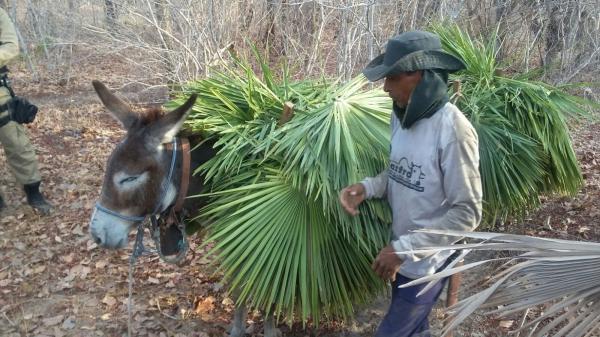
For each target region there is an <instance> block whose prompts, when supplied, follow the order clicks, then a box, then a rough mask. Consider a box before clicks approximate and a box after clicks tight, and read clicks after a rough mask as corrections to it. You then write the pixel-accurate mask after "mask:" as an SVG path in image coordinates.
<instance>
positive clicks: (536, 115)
mask: <svg viewBox="0 0 600 337" xmlns="http://www.w3.org/2000/svg"><path fill="white" fill-rule="evenodd" d="M433 29H434V31H435V32H436V33H437V34H439V35H440V38H441V40H442V44H443V46H444V49H445V50H446V51H448V52H449V53H451V54H453V55H455V56H458V57H460V58H462V59H463V60H465V62H466V64H467V68H466V69H465V70H464V71H461V72H459V73H457V74H456V75H455V76H452V79H453V80H458V81H460V82H461V84H462V86H461V88H462V92H461V97H460V99H459V100H458V101H457V105H458V106H459V108H460V109H461V110H462V111H463V112H464V113H465V115H467V116H468V117H469V119H470V120H471V122H472V123H473V126H474V127H475V129H476V130H477V132H478V134H479V137H480V155H481V156H480V157H481V172H482V179H483V185H484V188H483V192H484V201H485V206H484V214H485V215H486V216H485V219H484V226H485V227H486V228H491V227H493V225H494V223H495V221H496V220H498V219H500V220H503V219H505V218H506V217H507V216H509V215H517V216H522V215H523V214H524V213H525V212H526V211H528V210H530V209H532V208H534V207H536V206H538V205H539V201H538V196H539V195H541V194H551V193H559V194H567V195H569V194H574V193H576V192H577V191H578V189H579V187H580V186H581V184H582V182H583V180H582V176H581V172H580V169H579V165H578V163H577V159H576V157H575V152H574V151H573V146H572V144H571V140H570V137H569V128H568V125H567V119H568V118H581V117H588V116H589V114H588V113H587V111H586V110H585V108H586V107H589V106H591V104H590V103H591V102H587V101H584V100H581V99H579V98H577V97H575V96H572V95H570V94H568V93H566V92H564V91H563V90H561V88H557V87H553V86H550V85H548V84H545V83H542V82H537V81H534V80H531V79H528V78H526V77H514V78H511V77H507V76H503V75H500V74H501V73H502V71H501V68H500V65H498V64H497V62H496V53H497V48H496V46H495V41H497V39H496V35H495V34H496V33H497V32H495V33H494V34H492V36H490V37H489V38H487V41H488V42H487V43H485V42H482V41H483V39H472V38H471V37H470V36H469V35H468V34H467V33H465V32H464V31H462V30H460V29H459V28H458V27H457V26H452V25H446V26H441V25H440V26H435V27H434V28H433Z"/></svg>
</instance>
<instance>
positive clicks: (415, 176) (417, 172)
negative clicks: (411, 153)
mask: <svg viewBox="0 0 600 337" xmlns="http://www.w3.org/2000/svg"><path fill="white" fill-rule="evenodd" d="M389 176H390V178H391V179H392V180H394V181H395V182H397V183H399V184H402V185H404V186H406V187H408V188H410V189H412V190H415V191H417V192H423V191H424V190H425V187H424V186H423V185H422V180H423V179H425V173H423V171H421V165H415V164H414V163H413V162H410V164H409V162H408V159H406V157H402V159H400V160H399V161H395V160H392V162H391V163H390V172H389Z"/></svg>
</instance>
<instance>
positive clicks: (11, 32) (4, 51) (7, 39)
mask: <svg viewBox="0 0 600 337" xmlns="http://www.w3.org/2000/svg"><path fill="white" fill-rule="evenodd" d="M17 56H19V40H18V38H17V32H16V31H15V27H14V26H13V23H12V21H11V19H10V17H9V16H8V14H7V13H6V11H5V10H4V9H2V8H0V67H3V66H5V65H7V64H8V63H9V62H10V61H12V60H13V59H15V58H16V57H17ZM9 99H10V93H9V92H8V89H6V88H5V87H0V104H4V103H6V102H7V101H8V100H9ZM0 113H1V112H0Z"/></svg>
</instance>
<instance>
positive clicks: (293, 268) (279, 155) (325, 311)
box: [175, 54, 391, 324]
mask: <svg viewBox="0 0 600 337" xmlns="http://www.w3.org/2000/svg"><path fill="white" fill-rule="evenodd" d="M256 57H257V59H258V60H259V64H260V65H261V68H262V69H261V70H262V78H260V77H259V76H258V75H257V74H256V73H255V72H254V71H252V69H251V67H250V66H249V65H248V64H247V63H245V62H243V61H241V60H237V63H236V64H235V66H232V67H230V68H224V69H223V70H220V71H215V72H214V73H213V75H212V76H211V77H210V78H207V79H203V80H199V81H196V82H192V83H190V84H189V85H188V86H187V88H186V90H187V91H193V92H196V93H199V97H200V98H199V100H198V102H197V103H196V105H195V107H194V110H193V112H192V113H191V115H190V116H189V118H188V120H187V121H186V128H187V129H189V130H190V131H191V132H193V133H200V134H203V135H205V136H207V137H215V138H217V139H218V141H217V143H216V147H218V149H219V151H218V153H217V155H216V156H215V157H214V158H213V159H211V160H210V161H209V162H207V163H206V164H205V165H204V166H203V167H201V171H202V173H204V174H205V175H206V177H207V183H208V186H209V187H210V189H211V192H210V194H209V197H210V203H209V205H208V206H207V207H206V208H205V209H204V210H203V212H202V214H203V219H204V220H206V222H207V223H209V228H208V233H209V234H208V237H207V243H212V245H213V247H214V248H213V249H212V251H211V253H213V254H214V255H215V257H216V259H215V261H216V262H217V263H218V266H219V270H222V272H223V274H224V278H225V281H226V282H227V283H228V285H229V286H230V287H229V288H230V291H231V292H233V293H234V294H235V296H236V298H237V301H238V302H241V303H246V304H247V305H249V306H250V307H253V308H256V309H261V310H264V311H266V312H267V313H273V314H275V315H276V316H277V317H279V318H284V317H285V318H287V319H288V320H289V321H291V320H293V319H300V320H302V321H303V322H307V321H308V320H310V319H312V320H313V322H314V324H318V323H319V320H320V319H322V318H324V317H325V318H333V317H350V316H351V315H352V313H353V308H354V306H355V305H356V304H357V303H365V302H367V301H369V300H370V299H371V298H373V296H376V295H377V294H379V293H381V292H383V291H385V286H384V283H383V282H382V281H380V280H379V279H378V278H377V277H376V276H375V275H374V273H372V271H371V269H370V265H371V262H372V260H373V258H374V256H375V254H376V253H377V251H378V249H380V248H381V247H382V246H383V245H384V244H385V243H386V242H387V240H388V239H389V223H390V213H389V209H388V208H387V206H386V205H385V203H383V202H369V204H368V205H366V207H365V208H363V209H362V210H361V214H360V216H359V217H358V218H357V219H353V218H351V217H349V216H347V215H345V214H344V212H343V211H342V210H341V208H340V206H339V205H338V201H337V196H338V193H339V190H340V189H341V188H342V187H344V186H346V185H348V184H351V183H354V182H356V181H358V180H360V179H361V178H362V177H364V176H367V175H375V174H377V173H379V172H380V171H381V170H383V168H384V167H386V164H387V151H388V148H389V140H388V138H389V118H390V115H389V114H390V106H391V101H390V100H389V98H388V97H386V96H385V94H384V93H383V92H382V91H381V90H378V89H375V90H371V91H365V90H364V89H363V88H364V87H365V84H366V83H367V81H366V79H364V78H363V77H362V76H360V77H357V78H355V79H354V80H352V81H350V82H348V83H346V84H344V85H340V84H338V83H336V82H333V81H326V80H306V81H296V82H292V81H289V80H288V75H287V73H286V71H284V74H283V80H282V81H280V82H281V83H278V82H277V81H276V80H275V78H274V75H273V74H272V72H271V69H269V68H268V67H267V65H266V63H265V62H264V61H263V60H262V59H261V57H260V55H258V54H257V55H256ZM287 101H290V102H293V103H294V117H293V118H292V119H291V120H290V121H288V122H287V123H285V124H284V125H281V126H278V120H279V118H280V116H281V113H282V110H283V105H284V103H285V102H287ZM175 102H177V101H175ZM175 104H176V103H175Z"/></svg>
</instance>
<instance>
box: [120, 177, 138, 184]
mask: <svg viewBox="0 0 600 337" xmlns="http://www.w3.org/2000/svg"><path fill="white" fill-rule="evenodd" d="M137 178H138V177H137V176H131V177H127V178H124V179H121V180H120V181H119V184H125V183H130V182H132V181H136V180H137Z"/></svg>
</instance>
